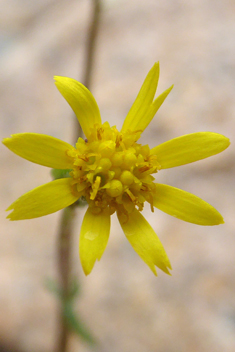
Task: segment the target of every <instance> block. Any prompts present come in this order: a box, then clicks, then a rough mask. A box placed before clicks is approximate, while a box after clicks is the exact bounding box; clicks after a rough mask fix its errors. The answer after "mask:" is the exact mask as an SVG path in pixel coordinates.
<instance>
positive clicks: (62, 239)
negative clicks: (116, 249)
mask: <svg viewBox="0 0 235 352" xmlns="http://www.w3.org/2000/svg"><path fill="white" fill-rule="evenodd" d="M74 214H75V207H73V206H70V207H68V208H65V209H64V210H63V213H62V217H61V221H60V229H59V234H58V236H59V241H58V270H59V275H60V288H61V292H62V295H63V297H61V299H62V302H64V301H65V300H66V299H67V298H68V295H69V290H70V280H71V278H70V274H71V242H72V229H73V219H74ZM60 310H61V311H60V321H59V332H58V348H57V352H65V351H67V346H68V336H69V330H68V328H67V324H66V321H65V318H64V314H63V307H61V309H60Z"/></svg>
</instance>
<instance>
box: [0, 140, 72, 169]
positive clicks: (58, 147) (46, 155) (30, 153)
mask: <svg viewBox="0 0 235 352" xmlns="http://www.w3.org/2000/svg"><path fill="white" fill-rule="evenodd" d="M2 143H3V144H4V145H5V146H6V147H7V148H9V149H10V150H11V151H12V152H13V153H15V154H17V155H19V156H21V157H22V158H24V159H27V160H29V161H32V162H33V163H36V164H39V165H43V166H48V167H51V168H55V169H70V168H72V163H71V161H70V160H69V158H68V156H67V154H66V151H68V150H73V149H74V148H73V147H72V146H71V145H70V144H68V143H66V142H63V141H61V140H60V139H57V138H54V137H51V136H47V135H44V134H37V133H18V134H13V135H12V136H11V137H10V138H5V139H3V141H2Z"/></svg>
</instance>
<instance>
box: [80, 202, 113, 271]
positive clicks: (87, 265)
mask: <svg viewBox="0 0 235 352" xmlns="http://www.w3.org/2000/svg"><path fill="white" fill-rule="evenodd" d="M109 232H110V215H109V214H106V213H104V212H100V213H99V214H94V213H92V211H91V209H90V208H88V209H87V211H86V214H85V216H84V219H83V222H82V228H81V233H80V239H79V254H80V259H81V264H82V267H83V270H84V273H85V274H86V275H88V274H90V272H91V270H92V268H93V266H94V264H95V261H96V260H97V259H98V260H100V258H101V257H102V254H103V253H104V250H105V248H106V245H107V243H108V238H109Z"/></svg>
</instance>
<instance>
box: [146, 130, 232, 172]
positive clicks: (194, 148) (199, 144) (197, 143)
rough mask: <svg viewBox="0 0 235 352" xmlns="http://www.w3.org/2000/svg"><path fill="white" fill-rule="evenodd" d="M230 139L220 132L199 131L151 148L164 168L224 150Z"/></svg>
mask: <svg viewBox="0 0 235 352" xmlns="http://www.w3.org/2000/svg"><path fill="white" fill-rule="evenodd" d="M229 144H230V142H229V139H228V138H226V137H224V136H222V135H221V134H218V133H213V132H198V133H191V134H186V135H185V136H181V137H178V138H174V139H171V140H170V141H167V142H165V143H162V144H160V145H158V146H157V147H155V148H153V149H152V150H151V154H153V155H156V156H157V160H158V162H159V164H160V165H161V168H162V169H168V168H170V167H175V166H180V165H184V164H188V163H192V162H194V161H197V160H201V159H205V158H208V157H209V156H212V155H215V154H218V153H220V152H222V151H223V150H224V149H226V148H227V147H228V146H229Z"/></svg>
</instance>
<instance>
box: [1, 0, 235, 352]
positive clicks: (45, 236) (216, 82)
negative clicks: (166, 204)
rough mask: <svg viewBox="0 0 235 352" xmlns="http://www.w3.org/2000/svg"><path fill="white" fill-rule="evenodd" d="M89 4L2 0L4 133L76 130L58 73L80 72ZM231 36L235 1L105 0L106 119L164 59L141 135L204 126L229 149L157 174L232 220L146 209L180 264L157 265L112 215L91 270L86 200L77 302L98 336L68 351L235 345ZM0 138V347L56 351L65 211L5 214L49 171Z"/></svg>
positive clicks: (99, 73) (99, 70)
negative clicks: (51, 288) (15, 218)
mask: <svg viewBox="0 0 235 352" xmlns="http://www.w3.org/2000/svg"><path fill="white" fill-rule="evenodd" d="M90 10H91V1H88V0H38V1H30V0H0V110H1V111H0V134H1V138H4V137H8V136H9V135H10V134H13V133H19V132H38V133H44V134H49V135H51V136H54V137H57V138H61V139H63V140H65V141H67V142H70V141H71V140H72V135H73V129H74V121H73V115H72V112H71V109H70V107H69V105H68V104H67V103H66V102H65V100H64V99H63V98H62V97H61V95H60V94H59V92H58V91H57V89H56V88H55V86H54V83H53V76H54V75H64V76H69V77H73V78H75V79H78V80H79V79H81V78H82V76H83V68H84V48H85V43H86V39H87V29H88V23H89V18H90V12H91V11H90ZM234 38H235V2H234V0H174V1H171V0H145V1H142V0H133V1H127V0H126V1H124V0H104V1H103V11H102V23H101V28H100V33H99V39H98V45H97V52H96V54H97V55H96V64H95V69H94V75H93V81H92V92H93V94H94V95H95V97H96V100H97V102H98V104H99V107H100V110H101V114H102V118H103V120H104V121H105V120H108V121H109V122H110V124H112V125H114V124H115V125H117V127H121V125H122V122H123V120H124V118H125V115H126V114H127V112H128V110H129V108H130V106H131V104H132V103H133V101H134V99H135V97H136V94H137V92H138V90H139V88H140V86H141V84H142V82H143V80H144V78H145V76H146V74H147V72H148V71H149V69H150V68H151V67H152V65H153V63H154V62H155V61H160V65H161V75H160V82H159V88H158V92H159V93H161V92H162V91H163V90H165V89H166V88H168V87H169V86H170V85H171V84H172V83H174V85H175V86H174V89H173V91H172V92H171V94H170V96H169V97H168V98H167V100H166V102H165V103H164V104H163V106H162V107H161V109H160V111H159V112H158V114H157V116H156V117H155V119H154V120H153V121H152V122H151V125H150V126H149V128H148V129H147V130H146V131H145V132H144V133H143V136H142V143H149V144H150V146H154V145H157V144H159V143H161V142H163V141H166V140H168V139H171V138H174V137H177V136H180V135H183V134H187V133H192V132H198V131H214V132H218V133H221V134H224V135H226V136H227V137H229V138H230V139H231V142H232V145H231V146H230V148H229V149H228V150H226V151H225V152H223V153H222V154H220V155H218V156H215V157H212V158H209V159H206V160H203V161H200V162H197V163H194V164H190V165H186V166H182V167H179V168H175V169H169V170H165V171H161V172H160V173H159V174H158V175H157V180H158V181H159V182H163V183H167V184H170V185H172V186H175V187H179V188H183V189H185V190H187V191H189V192H192V193H194V194H196V195H198V196H200V197H202V198H203V199H205V200H206V201H208V202H209V203H211V204H212V205H214V206H215V207H216V208H217V209H218V210H219V211H220V212H221V213H222V214H223V216H224V219H225V224H224V225H220V226H216V227H200V226H197V225H193V224H189V223H184V222H183V221H180V220H177V219H174V218H172V217H170V216H168V215H166V214H164V213H161V212H160V211H158V210H156V211H155V212H154V214H152V213H151V212H150V211H149V209H145V211H144V214H145V215H146V217H147V219H148V221H149V222H150V223H151V225H152V226H153V227H154V229H155V230H156V232H157V234H158V235H159V237H160V239H161V241H162V242H163V244H164V246H165V248H166V251H167V253H168V255H169V257H170V260H171V263H172V266H173V275H172V277H170V276H167V275H165V274H164V273H162V272H160V270H159V271H158V273H159V276H158V277H157V278H156V277H154V275H153V274H152V272H151V271H150V270H149V268H148V267H147V266H146V265H145V264H144V263H143V262H142V261H141V259H140V258H139V257H138V256H137V254H136V253H135V252H134V251H133V250H132V248H131V247H130V245H129V243H128V241H127V240H126V239H125V236H124V235H123V233H122V230H121V228H120V227H119V225H118V222H117V220H116V218H115V216H113V221H112V231H111V236H110V240H109V244H108V247H107V250H106V251H105V254H104V256H103V258H102V260H101V262H100V263H97V264H96V266H95V268H94V270H93V271H92V273H91V275H89V276H88V277H85V275H84V274H83V272H82V270H81V265H80V262H79V258H78V238H79V227H80V224H81V219H82V214H83V213H84V211H85V209H83V210H82V211H81V212H80V213H79V214H78V217H77V225H76V229H75V234H74V241H73V242H74V243H73V272H74V276H75V277H79V280H80V282H81V291H82V293H81V297H80V299H79V301H78V304H77V311H78V312H80V314H81V316H82V318H83V319H84V321H85V322H86V325H87V326H88V327H89V328H90V330H91V331H92V332H93V335H94V336H95V338H96V339H97V341H98V344H97V346H96V347H95V348H93V349H92V348H91V347H90V346H89V345H87V344H86V343H84V342H82V341H79V340H78V339H77V337H76V336H72V338H71V341H70V343H71V348H70V351H71V352H76V351H79V352H90V351H95V352H110V351H112V352H132V351H135V352H178V351H179V352H188V351H190V352H221V351H223V352H233V351H235V298H234V297H235V292H234V289H235V277H234V265H235V255H234V253H235V238H234V236H235V235H234V233H235V220H234V214H235V204H234V191H235V184H234V169H235V164H234V129H235V121H234V116H235V100H234V88H235V83H234V82H235V45H234ZM0 148H1V152H0V158H1V173H0V177H1V182H0V194H1V196H0V223H1V225H0V241H1V245H0V312H1V314H0V342H1V345H2V347H0V351H5V352H6V351H15V352H16V351H20V352H51V351H53V348H54V346H55V340H56V336H57V318H58V302H57V301H56V299H55V298H54V296H53V295H52V294H51V293H50V292H48V290H47V289H46V288H45V279H46V278H54V279H56V278H57V268H56V243H57V230H58V221H59V219H60V215H61V214H60V213H56V214H53V215H49V216H46V217H44V218H39V219H35V220H28V221H22V222H9V221H8V220H6V219H5V216H6V213H5V211H4V210H5V208H6V207H7V206H8V205H9V204H11V203H12V202H13V201H14V200H15V199H16V198H18V197H19V196H20V195H21V194H23V193H25V192H27V191H28V190H30V189H32V188H34V187H36V186H38V185H41V184H43V183H45V182H48V181H50V180H51V176H50V172H49V170H48V169H47V168H45V167H41V166H38V165H35V164H32V163H30V162H28V161H26V160H23V159H21V158H19V157H17V156H15V155H14V154H13V153H11V152H9V151H8V150H7V148H5V147H4V146H1V147H0ZM147 208H148V207H147Z"/></svg>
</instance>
